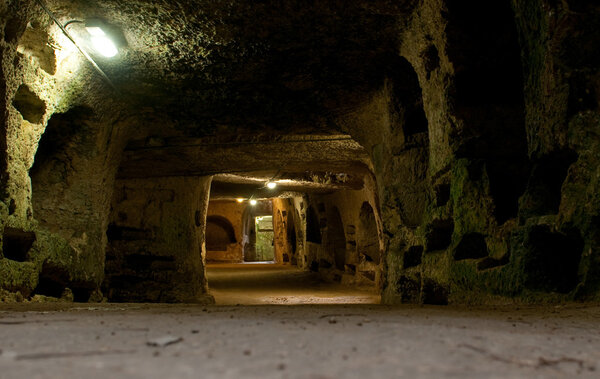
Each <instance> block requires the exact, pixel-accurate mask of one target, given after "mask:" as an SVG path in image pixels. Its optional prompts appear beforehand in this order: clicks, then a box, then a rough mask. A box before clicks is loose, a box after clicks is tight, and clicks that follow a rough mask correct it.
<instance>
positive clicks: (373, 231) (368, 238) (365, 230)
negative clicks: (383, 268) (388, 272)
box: [357, 201, 381, 264]
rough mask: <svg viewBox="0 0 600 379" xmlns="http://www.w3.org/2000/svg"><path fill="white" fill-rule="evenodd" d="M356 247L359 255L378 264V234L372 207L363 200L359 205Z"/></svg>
mask: <svg viewBox="0 0 600 379" xmlns="http://www.w3.org/2000/svg"><path fill="white" fill-rule="evenodd" d="M357 249H358V252H359V254H360V255H362V256H364V257H365V259H366V260H367V261H368V262H375V263H376V264H379V261H380V259H381V252H380V251H379V234H378V232H377V221H376V220H375V213H374V212H373V207H371V204H369V203H368V202H367V201H365V202H364V203H363V204H362V206H361V207H360V214H359V225H358V230H357Z"/></svg>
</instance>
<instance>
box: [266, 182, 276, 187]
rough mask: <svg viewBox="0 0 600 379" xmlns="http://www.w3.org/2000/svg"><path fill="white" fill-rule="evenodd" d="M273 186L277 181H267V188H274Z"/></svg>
mask: <svg viewBox="0 0 600 379" xmlns="http://www.w3.org/2000/svg"><path fill="white" fill-rule="evenodd" d="M275 187H277V183H275V182H267V188H268V189H274V188H275Z"/></svg>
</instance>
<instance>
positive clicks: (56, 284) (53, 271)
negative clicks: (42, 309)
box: [33, 263, 69, 298]
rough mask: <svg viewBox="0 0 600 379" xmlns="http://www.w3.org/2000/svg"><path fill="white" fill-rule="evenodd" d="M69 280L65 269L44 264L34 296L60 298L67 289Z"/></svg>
mask: <svg viewBox="0 0 600 379" xmlns="http://www.w3.org/2000/svg"><path fill="white" fill-rule="evenodd" d="M68 278H69V274H68V273H67V271H66V270H65V269H64V268H61V267H57V266H55V265H52V264H48V263H44V264H43V265H42V270H41V272H40V274H39V279H38V285H37V287H36V288H35V290H34V291H33V294H34V295H43V296H50V297H56V298H60V297H61V296H62V295H63V293H64V292H65V289H66V288H67V281H68Z"/></svg>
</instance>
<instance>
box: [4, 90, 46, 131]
mask: <svg viewBox="0 0 600 379" xmlns="http://www.w3.org/2000/svg"><path fill="white" fill-rule="evenodd" d="M12 104H13V106H14V107H15V109H16V110H18V111H19V113H21V116H23V119H25V120H27V121H29V122H31V123H32V124H39V123H40V122H42V118H43V117H44V114H45V113H46V103H45V102H44V101H43V100H42V99H40V98H39V97H38V96H37V95H36V94H35V92H33V91H32V90H31V89H30V88H29V87H28V86H27V85H25V84H21V85H20V86H19V88H18V89H17V93H16V94H15V97H14V99H13V102H12Z"/></svg>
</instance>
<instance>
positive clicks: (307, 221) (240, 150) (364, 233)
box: [103, 135, 382, 304]
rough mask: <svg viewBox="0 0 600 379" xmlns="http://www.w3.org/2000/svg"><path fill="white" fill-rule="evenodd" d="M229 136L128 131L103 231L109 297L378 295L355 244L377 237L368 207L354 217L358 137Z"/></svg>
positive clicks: (359, 189)
mask: <svg viewBox="0 0 600 379" xmlns="http://www.w3.org/2000/svg"><path fill="white" fill-rule="evenodd" d="M223 138H225V137H223ZM240 138H241V137H239V136H236V137H235V139H230V140H227V141H226V142H219V141H217V142H215V139H214V138H206V139H198V140H197V141H196V143H195V144H194V145H193V146H190V143H189V141H188V140H186V141H184V142H185V143H183V142H182V145H179V143H180V141H179V140H176V139H173V140H169V141H163V142H164V143H165V144H170V145H168V146H163V145H160V144H159V145H158V146H155V144H156V143H157V142H156V141H154V140H148V139H146V140H143V141H136V142H130V145H129V147H128V148H126V149H125V152H124V155H123V163H122V164H121V167H120V169H119V173H118V179H117V182H116V183H115V191H114V195H113V200H112V204H111V209H112V210H111V216H110V220H109V225H110V228H109V231H108V233H107V237H108V249H107V255H106V258H107V259H106V266H105V267H106V280H105V283H104V288H103V289H104V291H106V292H107V293H108V294H109V296H108V297H109V300H115V301H161V302H164V301H173V302H178V301H181V300H182V299H190V298H191V299H192V301H194V299H197V298H198V297H201V296H210V295H212V296H214V297H215V298H216V301H217V302H218V303H219V302H227V301H233V300H232V299H234V298H239V297H242V298H244V299H245V300H239V299H238V300H239V301H237V302H236V304H237V303H240V304H245V303H256V302H259V303H262V302H267V303H272V302H283V301H284V300H282V299H287V300H285V301H290V302H342V303H344V302H350V303H352V302H370V303H372V302H378V301H379V300H378V299H379V297H378V295H377V293H378V290H377V280H376V278H377V277H379V274H378V272H379V271H380V270H381V265H380V264H381V262H382V260H381V259H380V254H379V252H378V251H377V252H376V251H370V250H369V249H370V247H367V250H369V252H365V251H362V250H360V251H359V250H357V248H356V247H357V241H358V240H360V241H361V242H360V246H361V248H362V247H363V244H362V243H363V240H364V241H368V243H367V245H369V246H370V245H371V244H372V245H373V246H379V240H378V238H379V235H378V233H377V228H376V227H375V228H373V226H372V225H370V224H374V223H376V221H374V220H375V219H376V217H379V216H378V214H377V216H376V214H375V213H373V212H371V215H370V217H368V219H365V220H362V219H361V218H364V217H363V216H361V207H362V206H363V204H364V203H365V202H366V203H367V205H368V206H369V207H371V208H370V209H371V211H372V209H373V207H376V206H377V204H376V202H375V194H374V193H373V189H372V187H366V186H365V180H366V179H365V178H366V177H367V176H369V175H372V173H371V171H370V169H369V165H368V162H369V159H370V158H369V157H368V155H367V154H366V152H365V151H364V149H363V148H362V146H361V145H359V144H358V143H356V142H354V141H353V140H352V139H351V138H350V137H348V136H314V135H306V136H287V137H283V136H278V137H277V138H274V139H266V138H265V137H261V138H263V139H265V141H264V142H260V138H259V137H256V136H254V137H252V140H251V141H249V142H247V143H242V142H240ZM153 141H154V142H153ZM163 142H160V143H163ZM205 145H206V146H205ZM261 145H267V146H268V147H269V149H265V147H264V146H261ZM215 146H217V147H218V148H217V147H215ZM166 150H168V151H169V153H168V154H167V155H165V154H164V153H165V151H166ZM165 157H168V159H171V160H176V162H169V163H168V164H164V163H163V162H162V160H164V159H167V158H165ZM198 157H202V159H198ZM206 157H211V158H210V159H208V160H207V159H206ZM232 157H233V158H235V159H233V158H232ZM140 162H147V164H150V163H152V165H153V167H152V170H141V169H140V167H139V165H140ZM180 169H181V171H179V170H180ZM194 173H195V174H196V175H195V176H194V175H192V174H194ZM373 233H374V234H373ZM358 236H360V238H358ZM373 241H377V242H373ZM367 255H368V257H369V260H370V261H369V262H365V257H366V256H367ZM174 283H177V284H178V285H177V286H174V285H173V284H174ZM187 283H191V284H193V285H197V287H196V288H193V291H192V292H191V293H190V290H189V289H188V287H186V286H187V285H188V284H187ZM359 284H360V285H359ZM333 288H335V291H334V290H333ZM298 294H301V295H298ZM319 294H321V295H319ZM346 294H351V295H348V296H349V297H345V296H346Z"/></svg>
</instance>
